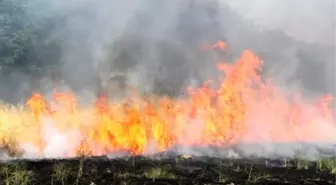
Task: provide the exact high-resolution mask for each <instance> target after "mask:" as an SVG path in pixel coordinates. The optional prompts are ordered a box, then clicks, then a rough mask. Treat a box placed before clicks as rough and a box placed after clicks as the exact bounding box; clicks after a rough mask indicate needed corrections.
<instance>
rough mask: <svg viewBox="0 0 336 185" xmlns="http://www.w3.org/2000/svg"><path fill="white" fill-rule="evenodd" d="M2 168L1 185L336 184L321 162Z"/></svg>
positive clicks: (131, 161) (69, 162) (118, 162)
mask: <svg viewBox="0 0 336 185" xmlns="http://www.w3.org/2000/svg"><path fill="white" fill-rule="evenodd" d="M0 165H1V168H0V170H1V171H0V172H1V173H0V179H1V181H0V185H5V184H6V183H7V184H11V185H16V184H34V185H57V184H61V185H63V184H64V185H70V184H80V185H82V184H83V185H85V184H87V185H110V184H116V185H119V184H122V185H126V184H130V185H138V184H139V185H142V184H146V185H151V184H162V185H166V184H172V185H173V184H178V185H188V184H195V185H196V184H199V185H214V184H225V185H226V184H231V185H233V184H234V185H236V184H253V185H254V184H255V185H257V184H258V185H259V184H278V185H289V184H296V185H308V184H309V185H310V184H311V185H328V184H335V175H334V174H333V173H332V171H331V170H330V169H327V168H322V166H321V164H320V163H319V162H308V161H299V160H297V161H294V160H288V161H283V160H266V159H253V160H252V159H218V158H209V157H192V158H186V157H175V158H161V159H153V158H152V159H150V158H145V157H127V158H118V159H108V158H105V157H96V158H76V159H62V160H60V159H58V160H56V159H55V160H17V161H11V162H6V163H1V164H0ZM25 177H26V181H24V180H23V179H24V178H25ZM20 179H21V181H20Z"/></svg>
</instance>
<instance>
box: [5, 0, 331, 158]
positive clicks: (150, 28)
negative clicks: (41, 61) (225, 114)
mask: <svg viewBox="0 0 336 185" xmlns="http://www.w3.org/2000/svg"><path fill="white" fill-rule="evenodd" d="M305 2H306V1H305ZM305 2H303V0H302V3H305ZM245 3H246V4H248V3H247V2H245ZM286 3H287V4H288V3H289V2H286ZM243 4H244V3H242V5H243ZM246 4H245V5H246ZM235 7H236V8H238V10H236V9H234V8H231V7H230V6H228V5H227V4H226V3H225V2H223V1H216V0H214V1H181V0H170V1H160V2H159V1H153V0H145V1H140V0H138V1H128V0H127V1H123V2H120V1H116V0H109V1H108V0H103V1H92V0H77V1H72V2H71V3H69V2H67V1H53V0H50V1H39V0H35V1H31V3H30V4H29V6H27V7H26V10H25V13H26V15H27V16H28V18H29V17H30V18H32V19H33V18H34V19H36V18H37V17H39V16H41V15H43V16H44V17H57V20H58V21H56V22H57V23H55V24H54V26H53V29H51V31H50V33H49V34H48V35H49V37H48V38H49V39H50V38H57V40H59V43H58V46H59V50H60V52H59V56H58V57H57V59H58V60H56V61H55V62H54V65H52V67H46V68H42V67H41V69H40V70H39V71H42V72H41V74H40V75H38V76H37V77H33V75H31V74H29V73H28V72H22V71H20V72H17V71H19V70H15V69H13V70H11V71H12V73H11V74H10V75H9V76H4V78H1V83H2V85H1V96H4V97H5V98H3V99H6V100H16V101H24V100H25V98H26V97H29V96H30V93H31V91H32V90H34V91H39V92H42V93H43V94H48V93H49V92H50V91H51V89H52V87H53V86H54V85H55V80H54V79H55V78H52V77H51V76H57V80H56V83H57V84H58V85H59V80H64V84H63V85H64V86H66V87H67V88H70V89H71V90H73V91H74V92H76V94H77V95H78V96H79V97H80V98H83V99H84V100H86V99H87V98H90V97H91V98H95V96H94V94H96V93H97V91H100V90H101V89H104V90H107V91H109V92H110V93H109V94H110V97H111V98H113V97H118V96H123V95H124V93H125V91H124V90H125V88H127V87H130V86H132V87H135V88H136V89H139V90H140V91H142V92H144V93H149V94H159V95H169V96H180V95H183V94H184V93H185V89H186V87H187V86H190V85H194V86H198V85H200V84H201V83H202V82H204V81H205V80H208V79H213V78H215V77H217V76H218V73H217V69H216V68H215V67H216V65H215V61H214V60H213V57H212V55H211V54H208V53H206V52H200V51H199V46H200V45H201V44H204V43H205V44H209V43H214V42H217V41H218V40H223V41H225V42H226V43H227V44H228V45H229V46H230V50H231V51H232V53H231V54H230V56H226V57H228V58H230V59H234V58H236V57H238V56H239V55H240V54H241V52H242V50H243V49H251V50H253V51H255V52H256V54H257V55H258V56H260V57H261V58H262V59H263V60H264V62H265V64H264V67H263V68H264V73H265V75H267V76H270V77H272V78H273V79H275V81H276V82H277V83H278V84H279V85H280V86H281V87H285V89H289V88H292V87H293V86H294V87H295V88H299V89H300V91H301V92H303V94H304V95H307V96H310V95H312V94H313V95H314V94H325V93H332V94H335V91H334V90H335V86H334V84H335V81H334V80H335V76H334V75H335V74H334V69H335V62H334V61H335V52H334V50H335V45H334V44H330V43H325V42H322V43H321V42H319V43H306V42H305V41H303V40H304V39H302V38H295V37H294V36H295V34H289V33H288V30H287V31H286V26H287V25H286V24H279V25H277V26H278V28H276V29H264V28H263V27H260V26H258V25H256V24H255V22H253V20H249V19H248V18H245V17H244V14H243V13H241V12H240V11H239V7H240V6H239V5H236V6H235ZM252 7H253V6H251V8H252ZM310 10H311V9H310ZM283 11H284V10H283ZM323 11H324V10H323V9H321V10H316V12H314V11H313V10H312V11H309V13H312V14H314V15H319V14H320V13H322V12H323ZM333 11H334V10H333ZM307 13H308V11H307ZM43 16H42V17H43ZM284 16H285V15H284ZM287 16H288V17H286V18H287V19H289V20H290V19H294V18H295V15H287ZM265 17H266V16H265ZM267 17H268V16H267ZM269 19H270V20H269V21H270V22H272V20H271V19H272V16H270V18H269ZM331 20H332V18H331ZM297 24H298V25H299V23H297ZM330 24H331V25H332V24H334V22H333V21H330ZM329 27H330V28H332V26H329ZM329 27H328V28H329ZM307 29H310V30H320V29H322V28H320V27H318V26H317V27H309V28H307ZM316 32H319V33H323V31H316ZM36 48H38V47H36ZM32 52H36V53H39V50H34V51H32ZM42 58H43V57H42ZM45 60H46V61H47V60H48V59H47V58H46V59H45ZM49 73H52V74H53V75H50V74H49ZM27 78H29V79H32V81H34V83H31V82H29V81H28V80H27ZM7 81H12V83H11V84H8V82H7ZM116 84H117V85H116ZM23 85H25V87H24V86H23ZM12 92H22V93H12ZM23 97H24V98H23ZM13 102H15V101H13ZM51 130H52V129H51ZM49 131H50V129H49ZM51 135H52V134H51ZM66 137H68V136H66ZM60 140H62V141H63V140H65V139H60ZM265 146H266V147H265V148H268V149H270V150H271V148H272V147H268V145H265ZM299 146H300V147H301V146H302V145H301V144H299ZM300 147H298V148H300ZM49 148H53V147H52V144H51V146H50V147H49ZM56 148H57V147H56ZM58 150H60V149H58ZM266 153H267V152H266Z"/></svg>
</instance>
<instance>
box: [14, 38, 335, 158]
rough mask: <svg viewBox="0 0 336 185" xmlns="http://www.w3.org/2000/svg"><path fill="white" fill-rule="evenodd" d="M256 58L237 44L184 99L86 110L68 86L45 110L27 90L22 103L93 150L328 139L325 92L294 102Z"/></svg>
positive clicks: (104, 103) (101, 102) (104, 104)
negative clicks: (212, 76) (213, 75)
mask: <svg viewBox="0 0 336 185" xmlns="http://www.w3.org/2000/svg"><path fill="white" fill-rule="evenodd" d="M212 47H213V48H219V49H224V50H225V49H226V48H227V45H226V44H225V43H224V42H218V43H217V44H214V45H212ZM261 65H262V61H261V60H260V59H259V58H258V57H257V56H256V55H255V54H254V53H253V52H251V51H244V52H243V53H242V56H241V57H240V59H239V60H237V62H236V63H235V64H234V65H233V64H227V63H221V64H219V65H218V66H217V67H218V69H219V70H221V71H223V72H224V74H225V78H223V79H222V82H221V85H220V87H219V89H211V88H209V87H208V86H207V84H204V86H203V87H201V88H199V89H191V88H190V89H189V94H190V96H189V99H170V98H167V97H165V98H160V99H155V98H143V97H141V96H140V95H134V96H132V97H131V98H130V99H128V100H127V101H125V102H124V103H122V104H110V102H109V101H108V99H107V98H106V97H104V96H102V97H100V98H99V99H98V100H97V101H96V104H95V108H94V109H92V108H90V107H76V100H75V98H74V95H73V94H72V93H55V94H54V100H53V102H54V103H55V102H56V104H57V105H58V108H56V109H52V111H50V110H48V108H47V107H48V106H47V104H46V102H45V100H44V98H43V97H42V96H41V95H39V94H34V95H33V96H32V97H31V98H30V99H29V100H28V102H27V104H28V106H29V108H30V112H31V114H32V115H33V117H34V119H35V121H36V122H40V120H41V117H42V116H47V117H49V118H51V120H53V123H54V124H55V125H56V127H57V128H58V129H60V130H62V129H69V128H78V129H79V130H81V132H82V135H83V136H85V141H87V147H88V148H89V149H90V150H91V152H92V154H93V155H100V154H105V153H107V152H117V151H121V150H127V151H130V152H131V153H132V154H143V153H145V152H147V151H150V150H152V151H164V150H167V149H168V148H170V147H172V146H174V145H178V144H179V145H187V146H191V145H224V146H228V145H232V144H236V143H238V142H255V141H257V142H262V141H268V140H270V141H279V142H282V141H327V142H329V141H334V136H333V134H331V133H336V129H335V125H334V123H335V120H334V117H333V114H332V110H331V109H330V108H329V103H330V102H331V101H332V97H330V96H325V97H322V100H321V101H319V102H318V103H317V104H305V103H304V101H303V100H301V99H300V96H299V95H296V94H294V96H293V97H295V98H294V100H295V101H290V99H289V98H288V97H287V96H285V95H283V94H282V93H281V92H280V90H279V89H277V88H276V87H275V86H273V85H272V84H271V83H270V82H264V81H263V80H262V79H261V76H260V75H259V74H258V73H259V71H260V70H261ZM18 116H20V115H18ZM83 117H84V118H83ZM316 128H328V129H327V131H325V130H324V131H321V132H323V133H321V132H319V131H318V130H310V129H316ZM253 129H255V131H251V130H253ZM319 130H321V129H319ZM259 131H260V132H259ZM314 132H319V133H315V134H312V133H314ZM259 133H260V134H259ZM265 134H268V136H265ZM78 147H80V146H78ZM69 152H75V151H69Z"/></svg>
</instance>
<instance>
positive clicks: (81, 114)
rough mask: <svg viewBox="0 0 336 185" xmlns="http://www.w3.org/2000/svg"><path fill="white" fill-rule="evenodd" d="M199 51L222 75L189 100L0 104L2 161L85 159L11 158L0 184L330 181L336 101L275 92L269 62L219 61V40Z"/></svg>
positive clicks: (251, 58) (248, 57)
mask: <svg viewBox="0 0 336 185" xmlns="http://www.w3.org/2000/svg"><path fill="white" fill-rule="evenodd" d="M200 50H201V51H200V52H208V51H209V50H210V51H213V52H214V53H215V54H216V57H215V58H216V60H218V65H217V68H218V70H219V71H221V72H222V74H223V75H222V78H220V79H218V80H212V81H207V82H206V83H204V85H203V86H202V87H201V88H196V89H192V88H189V89H188V97H181V98H169V97H154V96H153V97H151V96H144V95H141V93H137V92H136V90H132V91H131V93H130V95H129V96H128V97H126V98H125V99H124V100H122V101H119V102H112V101H109V99H108V97H107V96H103V95H102V96H100V97H99V98H98V99H97V100H96V102H94V103H93V104H92V105H81V104H78V103H77V102H76V96H75V94H74V93H72V92H59V91H57V89H55V91H54V94H53V95H54V96H53V99H52V100H47V98H45V97H44V96H43V95H41V94H38V93H35V94H33V95H32V96H31V98H30V99H29V100H28V101H27V104H26V105H22V106H11V105H2V107H1V110H0V146H1V147H2V151H3V159H5V160H9V159H15V158H34V159H41V158H74V157H81V156H85V157H81V158H80V159H79V160H78V159H69V160H51V159H50V160H47V159H43V160H41V161H35V160H26V161H20V160H19V161H16V160H14V161H12V162H9V163H6V164H2V166H1V173H0V176H1V179H3V178H4V179H6V182H7V184H24V183H26V184H30V183H31V182H33V180H35V181H36V182H37V183H38V184H53V182H55V183H57V184H69V183H73V182H75V183H77V184H90V183H91V184H111V183H112V182H115V183H116V184H118V183H119V184H128V183H130V184H150V183H152V184H158V183H160V184H229V183H231V182H232V183H234V184H245V183H249V184H260V183H262V184H281V183H282V184H332V183H333V182H334V180H335V176H334V174H335V172H336V171H335V170H336V164H335V160H334V153H335V148H334V144H335V143H336V137H335V133H336V126H335V119H334V110H333V108H332V107H331V105H330V104H331V103H332V100H333V97H332V96H329V95H325V96H322V97H318V98H316V99H305V98H303V96H302V95H301V94H300V93H298V92H294V93H293V92H287V91H284V90H283V89H281V88H278V87H277V86H276V84H274V83H273V82H272V80H271V79H267V78H265V77H264V76H262V75H261V74H262V64H263V62H262V60H261V59H260V58H259V57H258V56H256V55H255V54H254V52H252V51H250V50H245V51H243V52H242V53H241V55H240V57H238V59H237V60H236V61H235V62H228V61H226V60H224V59H222V58H221V57H220V56H221V53H225V52H230V47H229V46H227V45H226V44H225V43H224V42H222V41H220V42H218V43H216V44H213V45H205V46H202V47H200ZM181 155H182V156H181ZM89 156H108V158H109V159H107V158H103V159H102V158H88V157H89ZM139 156H146V157H139ZM178 156H180V158H178ZM204 156H207V157H204ZM111 158H114V159H111ZM14 174H16V175H14ZM37 174H38V175H37ZM29 179H31V180H32V181H31V182H28V181H29ZM0 184H1V183H0ZM4 184H5V183H4ZM35 184H36V183H35Z"/></svg>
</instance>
